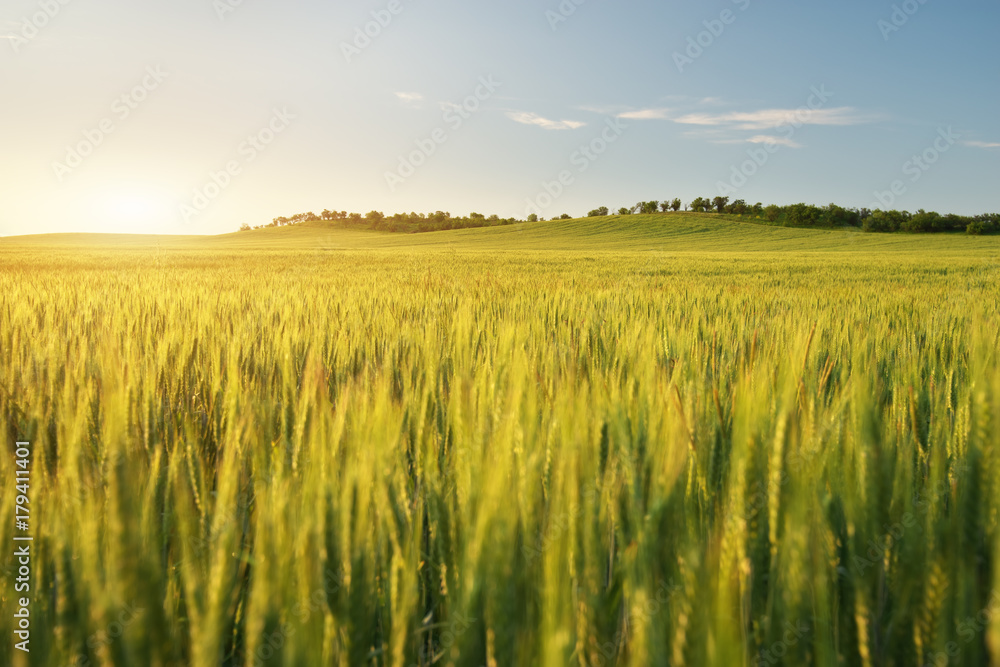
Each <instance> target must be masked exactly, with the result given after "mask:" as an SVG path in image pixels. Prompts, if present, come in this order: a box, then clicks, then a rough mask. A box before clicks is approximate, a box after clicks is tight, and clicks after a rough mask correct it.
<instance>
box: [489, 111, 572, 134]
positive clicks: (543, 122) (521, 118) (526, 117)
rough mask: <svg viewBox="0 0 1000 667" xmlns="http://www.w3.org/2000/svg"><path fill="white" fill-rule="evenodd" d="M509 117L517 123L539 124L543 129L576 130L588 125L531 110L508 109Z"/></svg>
mask: <svg viewBox="0 0 1000 667" xmlns="http://www.w3.org/2000/svg"><path fill="white" fill-rule="evenodd" d="M507 118H510V119H511V120H512V121H514V122H515V123H523V124H524V125H537V126H538V127H540V128H542V129H543V130H575V129H577V128H580V127H583V126H584V125H586V123H581V122H579V121H575V120H549V119H548V118H543V117H542V116H539V115H538V114H536V113H531V112H530V111H508V112H507Z"/></svg>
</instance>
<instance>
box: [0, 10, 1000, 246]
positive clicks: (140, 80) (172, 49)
mask: <svg viewBox="0 0 1000 667" xmlns="http://www.w3.org/2000/svg"><path fill="white" fill-rule="evenodd" d="M576 2H579V3H580V4H576ZM576 2H574V0H565V1H564V2H562V3H560V2H559V0H542V1H539V0H532V1H530V2H529V1H527V0H506V1H505V2H503V3H500V2H485V1H483V0H465V1H464V2H458V1H453V0H376V1H365V2H336V3H334V2H317V1H315V0H290V1H289V0H285V1H282V2H277V1H275V0H242V2H238V0H174V1H172V2H170V3H152V2H135V0H62V2H60V0H41V2H39V0H33V1H25V0H8V1H7V2H5V3H4V5H3V8H2V9H0V35H2V36H3V39H2V40H0V90H2V91H3V96H4V103H3V105H2V107H0V114H2V115H0V118H2V120H3V123H2V124H0V132H2V135H0V136H2V144H0V145H2V147H3V153H4V160H3V161H2V166H0V169H2V173H0V234H3V235H9V234H23V233H37V232H55V231H133V232H168V233H220V232H227V231H232V230H235V229H236V228H237V227H238V226H239V225H240V224H241V223H243V222H246V223H249V224H252V225H255V224H261V223H266V222H269V221H270V220H271V219H272V218H273V217H276V216H279V215H291V214H293V213H297V212H300V211H307V210H314V211H317V212H319V211H321V210H322V209H324V208H331V209H338V210H348V211H355V210H356V211H361V212H366V211H368V210H371V209H378V210H382V211H385V212H390V213H391V212H397V211H434V210H448V211H451V212H452V213H455V214H467V213H469V212H470V211H478V212H482V213H487V214H489V213H498V214H500V215H502V216H517V217H523V216H525V215H527V213H528V212H532V211H537V212H539V213H540V214H541V216H542V217H553V216H556V215H559V214H561V213H570V214H572V215H583V214H585V213H586V212H587V211H588V210H590V209H592V208H596V207H598V206H601V205H605V206H609V207H612V208H618V207H619V206H631V205H632V204H634V203H635V202H637V201H639V200H648V199H666V198H673V197H680V198H681V199H682V200H683V201H684V202H685V203H687V202H689V201H690V200H691V199H693V198H695V197H697V196H715V195H717V194H720V193H724V194H728V195H730V196H732V197H733V198H734V199H735V198H741V199H746V200H748V201H750V202H751V203H753V202H756V201H762V202H764V203H794V202H798V201H806V202H810V203H817V204H824V203H828V202H837V203H840V204H843V205H848V206H859V207H861V206H867V207H871V206H872V204H875V203H878V200H879V198H881V201H882V202H883V204H891V205H889V206H884V207H891V208H901V209H908V210H916V209H919V208H926V209H928V210H938V211H941V212H957V213H967V214H969V213H979V212H984V211H997V210H1000V202H998V200H997V199H998V198H997V195H996V192H997V188H996V181H997V176H998V174H1000V169H998V166H1000V125H998V123H997V120H996V119H997V111H996V109H997V107H998V101H1000V89H998V87H997V85H996V84H997V80H998V78H997V74H998V69H1000V43H998V40H997V38H996V35H995V31H996V26H997V25H1000V6H998V4H997V3H996V2H985V1H976V2H973V1H962V0H957V1H955V0H952V1H951V2H948V3H945V2H943V0H926V2H923V3H921V2H920V1H919V0H909V2H895V3H894V2H879V1H874V2H873V1H871V0H868V1H866V2H861V1H859V0H846V1H843V0H842V1H840V2H832V1H828V2H817V1H815V0H797V1H795V2H792V1H790V0H786V1H774V2H769V3H765V2H763V1H762V0H738V1H737V2H734V1H732V0H715V1H712V2H699V3H692V2H689V3H679V2H652V1H638V0H634V1H633V0H619V1H617V2H611V0H583V1H582V2H580V0H576ZM63 3H65V4H63ZM379 21H380V23H379ZM880 22H881V23H880ZM366 29H367V31H368V33H369V35H365V36H363V37H359V34H360V35H364V32H365V30H366ZM893 190H895V192H893Z"/></svg>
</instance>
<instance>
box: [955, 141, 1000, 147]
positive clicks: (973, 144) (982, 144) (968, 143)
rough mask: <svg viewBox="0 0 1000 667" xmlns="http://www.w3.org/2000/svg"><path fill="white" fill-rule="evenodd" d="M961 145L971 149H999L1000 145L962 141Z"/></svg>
mask: <svg viewBox="0 0 1000 667" xmlns="http://www.w3.org/2000/svg"><path fill="white" fill-rule="evenodd" d="M962 143H963V144H965V145H966V146H972V147H973V148H1000V144H998V143H991V142H988V141H963V142H962Z"/></svg>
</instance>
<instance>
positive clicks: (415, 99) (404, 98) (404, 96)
mask: <svg viewBox="0 0 1000 667" xmlns="http://www.w3.org/2000/svg"><path fill="white" fill-rule="evenodd" d="M396 97H397V98H399V101H400V102H402V103H403V104H405V105H406V106H408V107H419V106H420V103H421V102H423V101H424V96H423V95H421V94H420V93H396Z"/></svg>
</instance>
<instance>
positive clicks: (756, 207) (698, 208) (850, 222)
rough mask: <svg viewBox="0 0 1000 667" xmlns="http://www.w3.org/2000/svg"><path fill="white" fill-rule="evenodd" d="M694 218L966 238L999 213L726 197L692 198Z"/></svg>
mask: <svg viewBox="0 0 1000 667" xmlns="http://www.w3.org/2000/svg"><path fill="white" fill-rule="evenodd" d="M680 208H681V200H680V199H669V200H664V201H642V202H639V203H637V204H635V205H634V206H632V207H630V208H629V207H623V208H620V209H618V215H634V214H652V213H657V212H660V213H668V212H676V211H679V210H680ZM684 210H685V211H688V210H690V211H692V212H695V213H719V214H727V215H735V216H739V217H743V218H750V219H755V220H757V221H758V222H762V223H766V224H770V225H777V226H783V227H817V228H834V227H857V228H860V229H862V230H864V231H866V232H883V233H888V232H909V233H932V232H966V233H967V234H973V235H982V234H995V233H997V232H1000V213H983V214H981V215H974V216H965V215H956V214H954V213H947V214H941V213H937V212H936V211H930V212H928V211H925V210H924V209H920V210H918V211H917V212H916V213H911V212H909V211H895V210H889V211H883V210H881V209H876V210H874V211H872V210H870V209H867V208H845V207H843V206H838V205H837V204H828V205H827V206H814V205H812V204H790V205H787V206H778V205H776V204H770V205H768V206H765V205H764V204H762V203H760V202H757V203H756V204H749V203H747V202H746V201H745V200H743V199H737V200H735V201H730V198H729V197H721V196H720V197H712V198H708V197H697V198H696V199H694V201H692V202H691V203H690V204H688V205H687V206H685V207H684ZM609 214H610V213H609V210H608V207H606V206H602V207H600V208H597V209H594V210H593V211H591V212H590V213H588V214H587V215H588V216H589V217H601V216H606V215H609Z"/></svg>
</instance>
